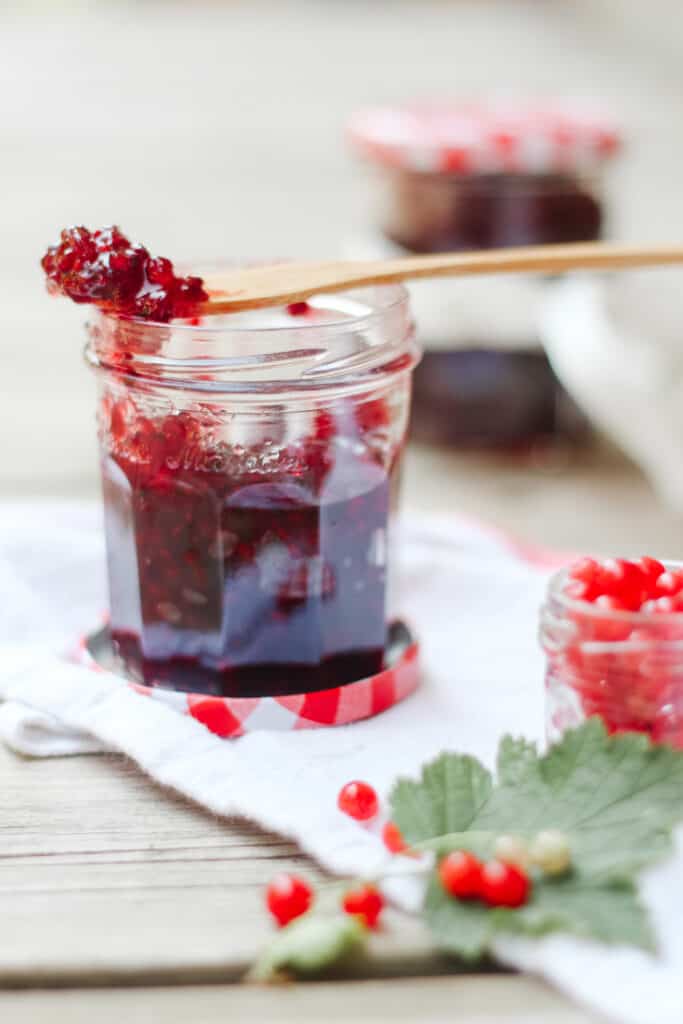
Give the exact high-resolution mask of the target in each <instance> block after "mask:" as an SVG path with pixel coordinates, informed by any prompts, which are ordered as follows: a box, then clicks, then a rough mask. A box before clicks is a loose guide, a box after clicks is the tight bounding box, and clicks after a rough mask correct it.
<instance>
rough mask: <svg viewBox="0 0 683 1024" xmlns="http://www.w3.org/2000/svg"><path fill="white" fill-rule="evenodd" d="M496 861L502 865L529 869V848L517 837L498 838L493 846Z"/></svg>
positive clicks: (505, 836) (504, 836)
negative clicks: (499, 861)
mask: <svg viewBox="0 0 683 1024" xmlns="http://www.w3.org/2000/svg"><path fill="white" fill-rule="evenodd" d="M493 853H494V856H495V857H496V860H502V862H503V863H504V864H515V865H516V866H517V867H519V868H524V869H526V868H528V867H529V847H528V846H527V844H526V842H525V841H524V839H520V837H519V836H509V835H503V836H498V838H497V839H496V841H495V844H494V846H493Z"/></svg>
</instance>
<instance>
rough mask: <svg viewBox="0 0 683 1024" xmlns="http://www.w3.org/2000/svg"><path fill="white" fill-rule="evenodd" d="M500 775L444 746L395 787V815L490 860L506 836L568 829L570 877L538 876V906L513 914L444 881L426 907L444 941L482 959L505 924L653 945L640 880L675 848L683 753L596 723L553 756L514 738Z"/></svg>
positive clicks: (430, 843)
mask: <svg viewBox="0 0 683 1024" xmlns="http://www.w3.org/2000/svg"><path fill="white" fill-rule="evenodd" d="M497 775H498V778H497V782H496V784H495V785H494V784H493V782H492V780H491V777H490V775H489V773H488V772H487V771H486V769H485V768H484V767H483V766H482V765H480V764H479V763H478V762H477V761H476V760H474V759H473V758H471V757H463V756H461V755H458V754H442V755H441V756H440V757H439V758H438V759H437V760H436V761H434V762H433V763H432V764H431V765H426V766H425V767H424V768H423V770H422V775H421V778H420V780H419V781H417V782H409V781H401V782H399V783H398V784H397V785H396V786H395V788H394V790H393V792H392V794H391V798H390V801H391V810H392V820H394V821H395V822H396V824H397V825H398V827H399V828H400V829H401V831H402V832H403V835H404V836H405V837H406V839H407V840H408V841H409V842H411V843H413V844H415V845H418V846H421V847H423V848H431V849H434V850H435V851H436V852H437V853H438V854H443V853H445V852H447V851H448V850H450V849H468V850H471V851H472V852H473V853H475V854H477V855H478V856H480V857H486V856H489V855H490V853H491V852H492V849H493V845H494V843H495V839H496V837H497V836H499V835H501V834H503V833H512V834H515V835H519V836H522V837H526V838H531V837H533V836H534V835H535V834H536V833H537V832H538V831H540V830H541V829H551V828H552V829H560V830H562V831H563V832H565V833H566V835H567V837H568V839H569V843H570V845H571V849H572V858H573V866H574V870H573V872H572V874H571V875H570V876H568V877H567V878H564V879H561V880H549V879H538V880H537V881H536V884H535V886H534V892H533V896H532V899H531V900H530V902H529V903H528V904H527V905H526V906H525V907H523V908H521V909H519V910H514V911H510V910H495V911H493V910H488V909H486V908H485V907H484V906H483V905H481V904H477V903H469V904H468V903H459V902H457V901H454V900H451V899H449V898H448V897H447V896H446V895H445V894H444V893H443V891H442V889H441V887H440V886H439V884H438V882H436V881H434V882H433V884H432V885H431V887H430V889H429V891H428V894H427V899H426V904H425V912H426V916H427V919H428V921H429V922H430V924H431V926H432V928H433V929H434V931H435V933H436V934H437V936H438V938H439V939H440V941H441V942H442V943H443V945H444V946H445V948H447V949H450V950H452V951H453V952H457V953H459V954H460V955H462V956H465V957H476V956H480V955H481V954H482V953H483V952H484V951H485V950H486V948H487V947H488V945H489V943H490V941H491V938H492V936H493V934H495V932H496V931H499V930H506V931H517V932H521V933H524V934H542V933H543V932H545V931H552V930H565V931H572V932H575V933H577V934H580V935H586V936H591V937H593V938H596V939H600V940H602V941H604V942H627V943H630V944H632V945H637V946H642V947H644V948H652V946H653V939H652V935H651V933H650V931H649V927H648V924H647V919H646V915H645V913H644V911H643V909H642V908H641V907H640V905H639V903H638V900H637V892H636V889H635V887H634V884H633V879H634V875H635V874H636V872H637V871H638V870H640V869H641V868H642V867H644V866H645V865H647V864H650V863H652V862H653V861H655V860H657V859H659V858H661V857H662V856H664V855H665V854H666V853H667V852H669V850H670V849H671V829H672V826H673V825H675V824H676V823H677V822H679V821H681V820H683V754H682V753H680V752H678V751H674V750H672V749H670V748H668V747H663V746H653V745H652V744H650V743H649V741H648V740H647V738H646V737H644V736H641V735H638V734H635V733H631V734H625V735H620V736H615V737H610V736H608V735H607V733H606V731H605V728H604V726H603V724H602V722H601V721H600V720H599V719H590V720H589V721H588V722H586V723H585V724H584V725H582V726H581V727H580V728H579V729H576V730H574V731H572V732H568V733H566V734H565V736H564V737H563V739H562V740H561V741H560V742H559V743H558V744H557V745H556V746H554V747H552V748H551V749H550V750H549V751H548V753H546V754H545V755H543V756H539V754H538V751H537V750H536V747H535V746H534V745H533V744H530V743H528V742H526V741H525V740H520V739H513V738H511V737H509V736H508V737H505V738H504V739H503V740H502V741H501V744H500V748H499V752H498V761H497Z"/></svg>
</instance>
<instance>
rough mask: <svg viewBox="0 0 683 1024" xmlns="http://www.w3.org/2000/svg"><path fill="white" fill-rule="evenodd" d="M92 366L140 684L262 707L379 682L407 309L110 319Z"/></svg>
mask: <svg viewBox="0 0 683 1024" xmlns="http://www.w3.org/2000/svg"><path fill="white" fill-rule="evenodd" d="M87 356H88V360H89V362H90V363H91V365H92V366H93V367H94V368H95V369H96V370H97V375H98V379H99V386H100V392H99V436H100V444H101V453H102V479H103V490H104V509H105V528H106V539H107V552H108V569H109V584H110V600H111V633H112V637H113V641H114V645H115V648H116V651H117V653H118V654H119V655H120V657H121V658H122V659H123V661H124V663H125V666H126V668H127V670H128V671H129V673H130V674H131V675H132V676H133V677H134V678H135V679H137V680H138V681H140V682H141V683H145V684H151V685H160V686H165V687H169V688H172V689H179V690H187V691H193V692H195V693H210V694H215V695H220V696H228V697H252V696H253V697H259V696H266V695H281V694H292V693H305V692H311V691H317V690H323V689H327V688H330V687H333V686H338V685H343V684H345V683H350V682H354V681H356V680H359V679H363V678H366V677H367V676H369V675H372V674H374V673H376V672H378V671H380V670H381V669H382V668H383V667H384V658H385V648H386V645H387V636H388V630H389V626H390V625H391V623H392V620H393V618H394V616H395V609H394V608H393V606H392V601H391V575H392V572H393V564H392V563H393V559H392V532H393V522H394V516H395V512H396V503H397V498H398V486H399V475H400V464H401V456H402V452H403V446H404V440H405V433H406V427H407V422H408V412H409V402H410V385H411V376H412V370H413V368H414V366H415V363H416V361H417V350H416V348H415V343H414V337H413V328H412V319H411V316H410V313H409V308H408V302H407V296H406V293H405V291H404V290H403V289H402V288H376V289H364V290H356V291H354V292H349V293H345V294H343V295H339V296H334V297H329V298H327V297H319V298H317V299H316V300H313V301H312V302H311V303H310V304H302V303H299V304H297V305H296V307H291V308H290V309H276V310H264V311H258V312H255V313H245V314H233V315H232V316H229V317H228V316H226V317H220V318H219V317H210V318H204V320H199V321H197V320H194V321H190V320H188V321H174V322H172V323H170V324H160V323H151V322H149V321H142V320H136V319H131V318H125V317H118V316H116V315H114V314H112V313H107V312H102V311H99V310H94V311H93V317H92V319H91V322H90V325H89V344H88V349H87Z"/></svg>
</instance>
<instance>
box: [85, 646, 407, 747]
mask: <svg viewBox="0 0 683 1024" xmlns="http://www.w3.org/2000/svg"><path fill="white" fill-rule="evenodd" d="M89 641H90V637H87V636H86V637H84V638H83V639H82V641H81V642H80V643H79V645H78V650H77V652H76V660H78V661H79V662H80V663H81V664H83V665H87V666H88V667H89V668H91V669H93V670H94V671H98V672H99V671H103V668H102V666H101V665H100V664H99V662H98V661H97V660H96V659H95V657H93V655H92V653H91V650H90V643H89ZM419 681H420V666H419V645H418V644H417V643H416V642H413V643H412V644H410V646H408V647H407V648H406V649H405V650H404V651H403V652H402V653H401V655H400V656H399V658H398V660H397V661H396V662H395V663H394V664H393V665H391V666H390V667H389V668H386V669H384V671H382V672H379V673H378V674H377V675H374V676H369V677H368V678H367V679H361V680H359V681H358V682H356V683H347V684H346V685H345V686H335V687H333V688H332V689H330V690H319V691H318V692H317V693H301V694H293V695H291V694H290V695H288V696H283V697H209V696H206V695H205V694H198V693H183V692H179V691H177V690H167V689H164V688H162V687H161V686H154V687H150V686H142V685H140V684H139V683H130V684H129V685H130V686H131V687H133V689H135V690H136V691H137V692H138V693H142V694H145V695H146V696H148V697H151V698H152V699H153V700H160V701H163V703H164V704H168V705H169V706H170V707H173V708H175V709H176V710H177V711H180V712H181V713H183V714H186V715H192V717H193V718H195V719H196V720H197V721H198V722H201V723H202V724H203V725H205V726H206V728H207V729H208V730H209V731H210V732H212V733H214V734H215V735H216V736H221V737H223V738H225V739H232V738H234V737H236V736H243V735H245V733H248V732H256V731H257V730H260V729H270V730H281V731H291V730H293V729H317V728H320V727H322V726H330V725H347V724H348V723H349V722H358V721H360V720H361V719H363V718H371V717H372V716H373V715H377V714H379V713H380V712H382V711H386V710H387V709H388V708H390V707H393V706H394V704H398V702H399V701H401V700H403V699H404V698H405V697H408V696H409V695H410V694H411V693H413V691H414V690H415V689H416V688H417V686H418V684H419Z"/></svg>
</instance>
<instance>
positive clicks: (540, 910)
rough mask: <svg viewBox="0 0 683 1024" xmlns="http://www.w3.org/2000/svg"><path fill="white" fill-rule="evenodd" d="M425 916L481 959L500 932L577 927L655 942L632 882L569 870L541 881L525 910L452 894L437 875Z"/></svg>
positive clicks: (464, 953) (459, 948)
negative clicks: (598, 879)
mask: <svg viewBox="0 0 683 1024" xmlns="http://www.w3.org/2000/svg"><path fill="white" fill-rule="evenodd" d="M425 919H426V921H427V923H428V925H429V926H430V928H431V930H432V932H433V933H434V935H435V937H436V939H437V941H438V943H439V945H440V946H441V948H442V949H444V950H446V951H447V952H450V953H454V954H456V955H457V956H460V957H462V958H463V959H465V960H476V959H479V958H480V957H481V956H483V955H484V954H485V953H486V952H487V951H488V949H489V947H490V945H491V942H492V940H493V938H494V937H495V935H496V934H497V933H500V932H508V933H516V934H518V935H528V936H537V937H538V936H541V935H546V934H548V933H549V932H553V931H562V932H571V933H572V934H574V935H578V936H581V937H583V938H592V939H597V940H598V941H600V942H605V943H610V944H615V945H620V944H626V945H631V946H638V947H640V948H642V949H646V950H648V951H650V952H651V951H653V950H654V948H655V940H654V936H653V934H652V931H651V929H650V925H649V922H648V919H647V914H646V912H645V910H644V908H643V907H642V906H641V904H640V903H639V901H638V896H637V891H636V887H635V885H634V884H633V883H632V882H619V883H616V882H615V883H611V884H608V885H605V884H599V885H591V884H590V882H589V881H587V880H584V879H581V878H580V877H576V876H568V877H567V878H566V879H563V880H559V881H554V882H553V881H541V882H539V883H538V884H537V885H536V886H535V889H534V893H533V896H532V898H531V900H530V901H529V903H527V904H526V906H524V907H521V908H520V909H519V910H504V909H497V910H489V909H487V908H486V907H485V906H484V905H483V904H482V903H477V902H465V901H463V900H454V899H451V898H450V897H449V896H448V895H447V894H446V893H445V892H444V890H443V888H442V887H441V885H440V883H439V881H438V879H437V877H436V876H433V877H432V879H431V881H430V884H429V888H428V890H427V896H426V900H425Z"/></svg>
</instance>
